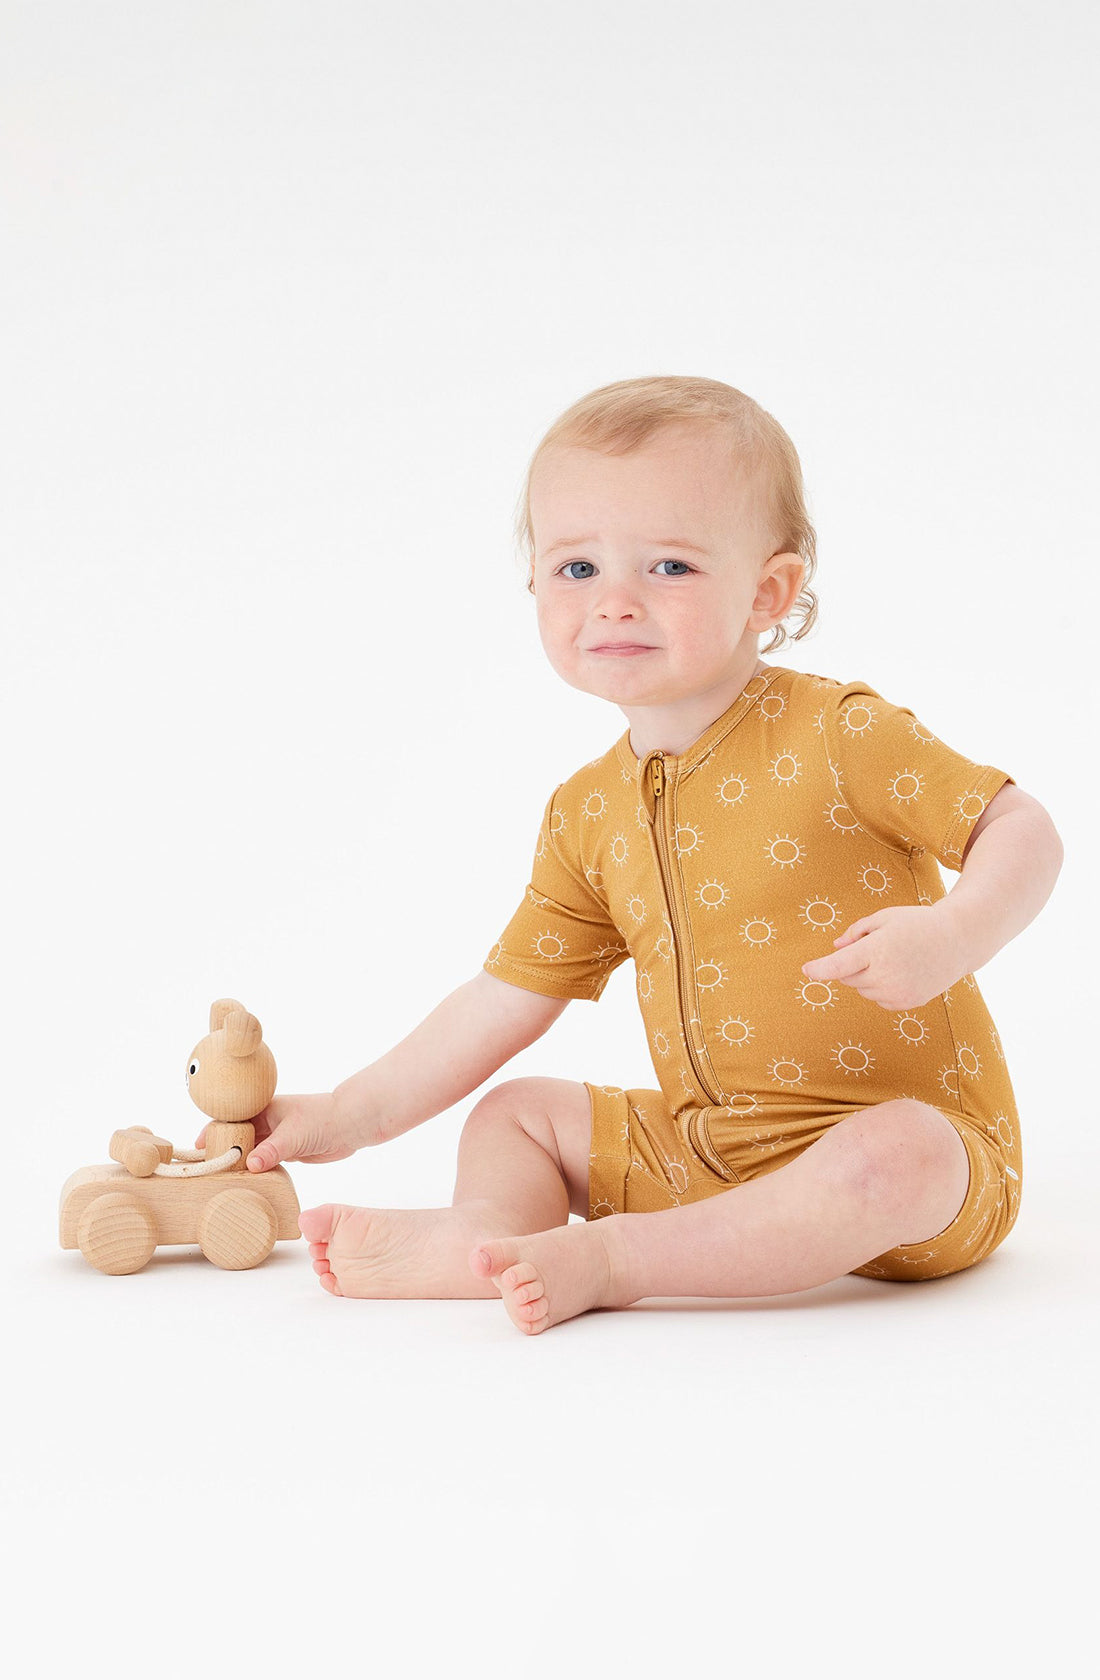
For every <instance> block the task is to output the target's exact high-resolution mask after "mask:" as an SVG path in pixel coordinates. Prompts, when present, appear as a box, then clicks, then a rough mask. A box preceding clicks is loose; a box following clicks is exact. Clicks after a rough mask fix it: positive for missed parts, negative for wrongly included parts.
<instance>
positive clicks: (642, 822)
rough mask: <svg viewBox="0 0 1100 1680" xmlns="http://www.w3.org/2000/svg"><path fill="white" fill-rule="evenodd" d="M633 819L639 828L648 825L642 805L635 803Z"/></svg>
mask: <svg viewBox="0 0 1100 1680" xmlns="http://www.w3.org/2000/svg"><path fill="white" fill-rule="evenodd" d="M634 821H635V822H636V823H637V825H638V827H639V828H648V827H649V818H648V816H647V815H646V808H645V806H644V805H635V807H634Z"/></svg>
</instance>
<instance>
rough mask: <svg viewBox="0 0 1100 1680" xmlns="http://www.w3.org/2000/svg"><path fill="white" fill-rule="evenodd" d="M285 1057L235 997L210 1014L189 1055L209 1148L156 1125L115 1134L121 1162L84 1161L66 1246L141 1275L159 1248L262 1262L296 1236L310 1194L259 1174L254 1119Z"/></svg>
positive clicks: (64, 1211)
mask: <svg viewBox="0 0 1100 1680" xmlns="http://www.w3.org/2000/svg"><path fill="white" fill-rule="evenodd" d="M276 1077H277V1075H276V1070H275V1058H274V1057H273V1056H272V1054H271V1051H270V1050H269V1049H268V1047H267V1045H266V1044H265V1043H264V1042H263V1032H262V1029H261V1027H260V1023H259V1021H257V1019H256V1017H255V1016H254V1015H250V1014H249V1013H248V1011H247V1009H245V1008H244V1007H243V1006H242V1005H241V1004H239V1003H237V1002H236V1001H235V1000H234V999H233V998H220V999H219V1000H218V1001H217V1002H216V1003H214V1004H213V1005H212V1006H211V1009H210V1032H209V1034H208V1035H207V1037H206V1038H204V1039H202V1040H200V1042H199V1043H198V1044H197V1045H196V1046H195V1048H194V1050H193V1051H192V1052H191V1055H190V1057H189V1058H188V1066H187V1088H188V1091H189V1092H190V1094H191V1097H192V1099H193V1100H194V1101H195V1102H196V1103H197V1104H198V1106H199V1108H201V1109H202V1111H203V1113H204V1114H206V1115H208V1116H209V1117H210V1119H209V1122H208V1124H207V1127H206V1133H205V1142H204V1147H203V1148H202V1149H175V1150H174V1149H173V1148H172V1145H171V1144H170V1143H169V1142H168V1141H167V1140H166V1139H165V1138H160V1137H156V1136H155V1135H154V1134H153V1133H152V1132H151V1131H149V1130H148V1128H147V1127H144V1126H130V1127H128V1128H127V1129H126V1130H125V1131H118V1132H115V1133H114V1135H113V1137H112V1138H111V1142H110V1145H109V1154H110V1155H111V1159H112V1162H113V1163H116V1164H107V1163H105V1164H104V1165H103V1166H95V1167H81V1168H80V1169H79V1170H78V1171H77V1172H75V1173H73V1174H72V1176H71V1177H70V1178H68V1179H67V1180H66V1181H65V1185H64V1187H63V1189H62V1191H61V1209H60V1236H61V1246H62V1248H79V1249H80V1252H81V1253H82V1254H83V1256H84V1258H85V1260H87V1262H88V1264H89V1265H90V1266H94V1267H95V1268H96V1270H97V1271H100V1272H108V1273H111V1274H114V1275H120V1274H123V1273H126V1272H137V1271H140V1270H141V1268H142V1266H144V1265H145V1263H146V1261H147V1260H148V1259H149V1257H150V1255H151V1254H152V1253H153V1250H154V1249H155V1248H156V1247H157V1245H158V1244H160V1243H164V1244H172V1243H194V1242H197V1243H198V1244H199V1246H200V1248H201V1249H202V1252H203V1253H204V1254H205V1255H206V1258H207V1259H208V1260H212V1261H213V1262H214V1264H215V1266H221V1267H223V1268H225V1269H226V1270H228V1271H244V1270H247V1269H248V1268H249V1267H251V1266H258V1265H259V1263H260V1261H261V1260H265V1259H266V1258H267V1256H268V1255H269V1254H270V1253H271V1250H272V1248H273V1247H274V1246H275V1244H276V1243H277V1242H283V1241H293V1240H294V1239H295V1238H296V1237H298V1236H299V1235H300V1234H301V1233H300V1232H299V1230H298V1214H299V1211H300V1210H299V1206H298V1198H297V1196H296V1195H295V1193H294V1186H293V1184H292V1183H291V1180H290V1174H289V1173H288V1172H287V1171H286V1169H285V1167H281V1166H280V1167H273V1168H272V1169H271V1170H270V1171H269V1172H263V1173H250V1172H249V1171H248V1169H247V1168H246V1167H245V1165H244V1163H245V1159H246V1157H247V1155H248V1153H249V1151H250V1150H251V1149H252V1147H253V1145H254V1143H255V1141H256V1128H255V1126H254V1125H253V1124H252V1121H253V1119H254V1118H255V1116H256V1115H257V1114H262V1113H263V1111H264V1109H265V1108H266V1107H267V1105H268V1103H269V1102H270V1101H271V1098H272V1097H273V1096H274V1094H275V1083H276Z"/></svg>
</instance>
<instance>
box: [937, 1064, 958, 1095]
mask: <svg viewBox="0 0 1100 1680" xmlns="http://www.w3.org/2000/svg"><path fill="white" fill-rule="evenodd" d="M937 1078H938V1080H939V1083H940V1087H941V1089H942V1090H944V1091H947V1092H948V1093H949V1094H950V1095H951V1096H953V1097H954V1098H956V1100H957V1099H958V1095H959V1072H958V1069H957V1068H953V1067H941V1069H940V1071H939V1073H938V1075H937Z"/></svg>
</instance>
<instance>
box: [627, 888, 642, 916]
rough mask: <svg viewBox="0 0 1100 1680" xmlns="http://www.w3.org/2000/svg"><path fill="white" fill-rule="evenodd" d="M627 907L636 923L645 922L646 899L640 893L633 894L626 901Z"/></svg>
mask: <svg viewBox="0 0 1100 1680" xmlns="http://www.w3.org/2000/svg"><path fill="white" fill-rule="evenodd" d="M626 907H627V909H628V910H629V911H630V914H631V915H632V916H633V918H634V920H635V921H636V922H641V921H644V919H645V899H644V898H642V896H641V895H640V893H632V894H631V896H630V898H628V899H627V901H626Z"/></svg>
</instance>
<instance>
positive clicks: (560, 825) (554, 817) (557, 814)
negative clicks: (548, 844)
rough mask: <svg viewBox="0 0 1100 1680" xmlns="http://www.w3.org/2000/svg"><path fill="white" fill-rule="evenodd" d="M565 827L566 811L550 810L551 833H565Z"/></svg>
mask: <svg viewBox="0 0 1100 1680" xmlns="http://www.w3.org/2000/svg"><path fill="white" fill-rule="evenodd" d="M565 827H566V823H565V812H564V811H551V812H550V832H551V834H564V832H565Z"/></svg>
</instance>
